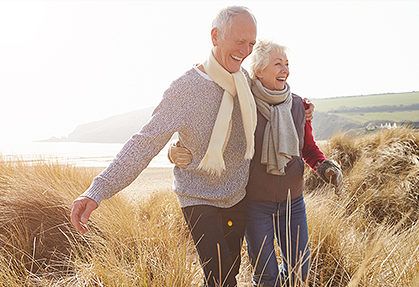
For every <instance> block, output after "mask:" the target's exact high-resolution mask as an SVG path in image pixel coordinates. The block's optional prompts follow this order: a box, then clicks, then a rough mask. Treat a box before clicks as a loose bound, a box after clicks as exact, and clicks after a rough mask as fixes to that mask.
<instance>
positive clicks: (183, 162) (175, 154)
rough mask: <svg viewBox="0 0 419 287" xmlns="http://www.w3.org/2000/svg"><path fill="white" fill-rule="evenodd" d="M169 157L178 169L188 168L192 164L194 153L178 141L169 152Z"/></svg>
mask: <svg viewBox="0 0 419 287" xmlns="http://www.w3.org/2000/svg"><path fill="white" fill-rule="evenodd" d="M168 157H169V160H170V162H171V163H174V164H175V165H176V166H177V167H180V168H186V167H187V166H188V165H189V164H190V163H191V162H192V153H191V152H190V151H189V150H188V149H187V148H185V147H182V146H181V145H180V142H179V141H177V142H175V143H173V144H172V145H171V146H170V148H169V151H168Z"/></svg>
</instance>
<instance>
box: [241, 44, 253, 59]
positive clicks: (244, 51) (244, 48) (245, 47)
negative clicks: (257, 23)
mask: <svg viewBox="0 0 419 287" xmlns="http://www.w3.org/2000/svg"><path fill="white" fill-rule="evenodd" d="M240 53H241V54H242V56H244V57H247V56H249V55H250V53H252V47H250V45H246V44H244V45H243V46H242V47H240Z"/></svg>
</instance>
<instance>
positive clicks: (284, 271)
mask: <svg viewBox="0 0 419 287" xmlns="http://www.w3.org/2000/svg"><path fill="white" fill-rule="evenodd" d="M245 236H246V242H247V250H248V253H249V257H250V262H251V264H252V266H253V268H254V274H253V277H252V283H253V285H254V286H281V284H284V283H285V282H288V283H291V284H293V282H294V281H295V280H296V278H299V280H305V279H306V277H307V273H308V269H309V257H310V251H309V249H308V244H307V243H308V228H307V216H306V208H305V203H304V198H303V196H300V197H298V198H296V199H294V200H292V201H291V204H288V205H287V202H283V203H276V202H267V201H249V202H248V213H247V223H246V234H245ZM275 238H276V240H277V241H278V245H279V246H280V249H281V259H282V264H281V265H280V266H278V261H277V258H276V255H275V250H274V241H275ZM286 286H288V285H286ZM291 286H293V285H291Z"/></svg>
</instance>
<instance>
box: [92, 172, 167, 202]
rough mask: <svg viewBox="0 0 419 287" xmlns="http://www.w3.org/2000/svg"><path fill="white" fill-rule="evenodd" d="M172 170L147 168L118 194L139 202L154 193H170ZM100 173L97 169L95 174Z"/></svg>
mask: <svg viewBox="0 0 419 287" xmlns="http://www.w3.org/2000/svg"><path fill="white" fill-rule="evenodd" d="M172 170H173V169H172V168H169V167H167V168H158V167H148V168H146V169H145V170H144V171H143V172H142V173H141V174H140V175H139V176H138V177H137V179H136V180H134V181H133V182H132V183H131V184H130V185H129V186H127V187H126V188H125V189H123V190H122V191H121V192H120V194H123V195H126V196H127V197H128V198H129V199H131V200H139V199H144V198H145V197H147V196H148V195H150V194H151V193H152V192H155V191H171V190H172V183H173V171H172ZM101 171H102V169H97V174H99V173H100V172H101ZM95 172H96V171H95Z"/></svg>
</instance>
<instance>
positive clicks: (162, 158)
mask: <svg viewBox="0 0 419 287" xmlns="http://www.w3.org/2000/svg"><path fill="white" fill-rule="evenodd" d="M123 145H124V144H123V143H80V142H18V143H4V142H3V143H2V142H0V158H2V159H3V160H6V161H25V162H56V163H59V164H66V165H72V166H77V167H107V166H108V165H109V164H110V163H111V162H112V160H113V159H114V157H115V156H116V155H117V154H118V152H119V151H120V150H121V149H122V147H123ZM168 145H169V144H167V145H166V146H165V147H164V148H163V149H162V150H161V151H160V153H159V154H158V155H157V156H156V157H154V158H153V159H152V160H151V162H150V164H149V165H148V166H149V167H158V168H170V167H173V164H171V163H170V162H169V160H168V158H167V149H168Z"/></svg>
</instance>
